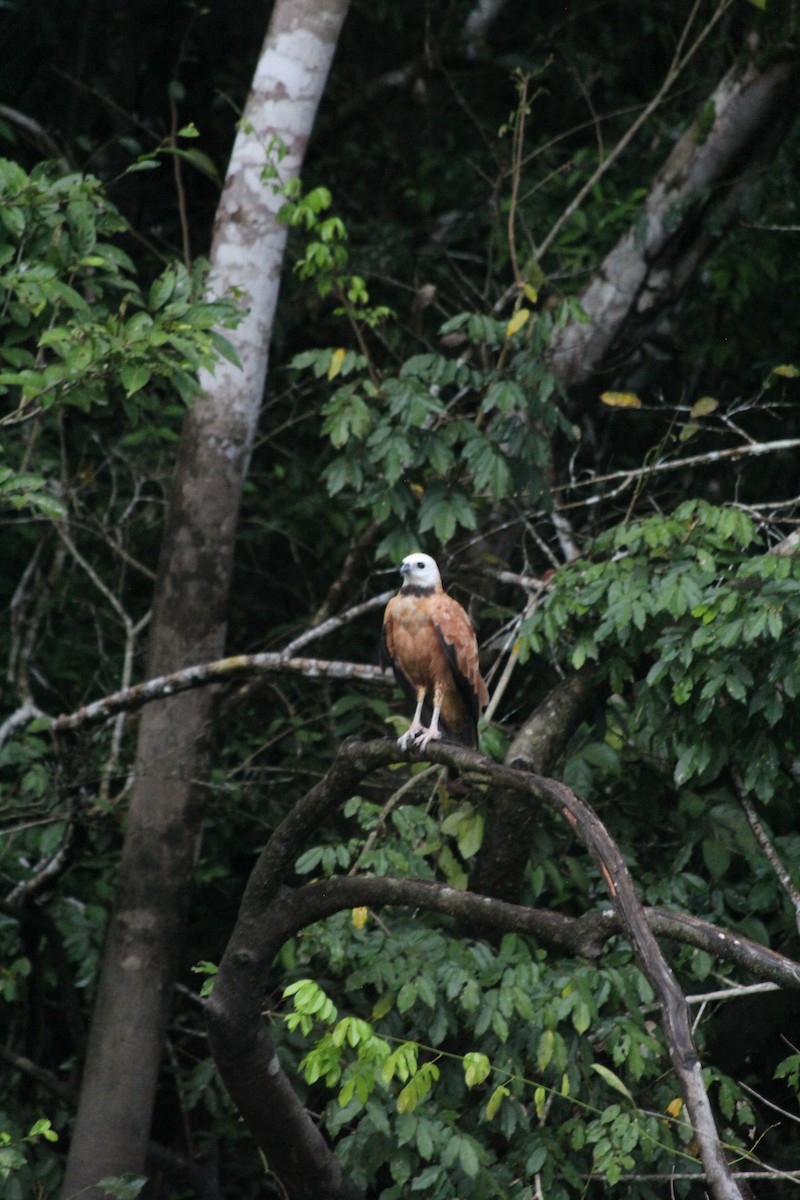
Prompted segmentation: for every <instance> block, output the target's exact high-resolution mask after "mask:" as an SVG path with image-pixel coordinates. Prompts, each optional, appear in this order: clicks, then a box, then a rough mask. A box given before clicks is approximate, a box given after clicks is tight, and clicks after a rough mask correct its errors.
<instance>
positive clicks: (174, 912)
mask: <svg viewBox="0 0 800 1200" xmlns="http://www.w3.org/2000/svg"><path fill="white" fill-rule="evenodd" d="M347 7H348V0H277V3H276V5H275V8H274V10H273V14H272V19H271V23H270V27H269V31H268V33H267V37H266V40H265V42H264V46H263V50H262V54H261V57H260V59H259V62H258V66H257V68H256V73H255V78H254V81H253V88H252V92H251V94H250V97H249V99H248V102H247V106H246V109H245V113H244V118H243V121H242V124H241V129H240V131H239V133H238V135H237V137H236V142H235V146H234V150H233V155H232V157H231V162H230V167H229V171H228V176H227V180H226V184H225V189H224V192H223V195H222V199H221V202H220V206H219V211H218V215H217V220H216V223H215V228H214V236H213V243H212V250H211V261H212V271H211V277H210V281H209V290H210V292H211V293H212V294H214V295H219V294H222V293H224V292H225V291H227V290H228V289H230V288H236V289H237V290H238V291H239V292H240V293H241V294H242V295H243V300H244V303H245V304H246V305H247V306H248V310H249V311H248V313H247V315H246V316H245V317H244V319H243V321H242V323H241V324H240V326H239V327H238V329H237V330H236V331H235V332H234V333H233V335H232V337H231V340H232V341H233V343H234V345H235V346H236V348H237V350H238V353H239V356H240V358H241V360H242V364H243V369H242V370H239V369H238V368H237V367H234V366H232V365H231V364H229V363H228V362H221V363H220V364H219V366H218V368H217V371H216V373H215V374H213V375H212V374H208V373H205V374H204V375H203V377H202V379H201V383H202V387H203V394H202V396H201V397H200V398H199V399H198V401H197V403H196V404H195V405H194V407H193V408H192V410H191V411H190V412H189V413H188V414H187V417H186V421H185V423H184V428H183V432H182V435H181V441H180V444H179V447H178V459H177V464H176V468H175V474H174V478H173V484H172V495H171V500H170V506H169V512H168V517H167V525H166V529H165V532H164V540H163V544H162V549H161V560H160V563H159V571H158V579H157V583H156V591H155V598H154V605H153V618H152V625H151V635H150V642H149V649H148V664H147V673H148V676H150V677H152V676H154V675H159V674H163V673H164V672H167V671H172V670H176V669H178V668H180V667H183V666H187V665H189V664H191V663H195V662H204V661H209V660H211V659H214V658H217V657H219V655H220V654H221V653H222V652H223V648H224V641H225V621H226V614H227V606H228V593H229V588H230V578H231V569H232V564H233V552H234V542H235V534H236V528H237V524H238V515H239V504H240V499H241V493H242V486H243V483H244V478H245V475H246V472H247V467H248V463H249V459H250V454H251V450H252V445H253V438H254V434H255V429H256V423H257V420H258V415H259V412H260V408H261V401H262V394H263V390H264V382H265V378H266V372H267V360H268V349H269V342H270V336H271V331H272V321H273V316H274V312H275V306H276V303H277V298H278V290H279V286H280V278H281V267H282V262H283V253H284V246H285V241H286V230H285V228H284V227H283V226H282V225H280V224H279V223H278V222H277V220H276V213H277V210H278V208H279V207H280V204H281V200H280V198H279V197H277V196H276V195H275V194H274V193H273V191H272V189H271V188H270V186H269V185H266V184H264V183H263V182H262V180H261V170H262V168H263V167H264V165H265V149H264V148H265V146H266V145H269V143H270V141H271V140H272V139H273V138H274V139H279V140H280V142H281V143H282V144H283V145H284V146H285V147H286V149H287V153H286V156H285V157H284V159H283V162H282V164H281V174H282V178H284V179H286V178H288V177H290V176H292V175H296V174H297V173H298V172H299V170H300V165H301V163H302V161H303V155H304V152H305V148H306V144H307V142H308V138H309V136H310V133H311V129H312V126H313V122H314V117H315V114H316V111H317V106H318V104H319V100H320V97H321V95H322V92H323V90H324V87H325V82H326V79H327V76H328V70H329V68H330V64H331V60H332V58H333V53H334V51H335V48H336V44H337V41H338V37H339V32H340V30H341V27H342V23H343V21H344V18H345V15H346V12H347ZM211 704H212V696H211V693H210V690H206V689H204V690H203V692H198V693H196V694H194V695H190V694H186V695H181V696H175V697H173V698H171V699H169V700H164V701H163V702H160V703H158V704H154V705H151V706H149V707H148V708H147V709H146V710H145V711H144V712H143V714H142V718H141V724H140V730H139V739H138V746H137V755H136V768H135V784H134V789H133V794H132V798H131V806H130V812H129V815H128V823H127V830H126V836H125V843H124V847H123V852H122V858H121V862H120V869H119V878H118V888H117V898H116V904H115V909H114V913H113V915H112V918H111V922H110V925H109V931H108V937H107V941H106V947H105V951H104V956H103V966H102V971H101V976H100V983H99V988H98V994H97V999H96V1002H95V1007H94V1012H93V1017H92V1025H91V1031H90V1038H89V1046H88V1050H87V1058H86V1066H85V1070H84V1076H83V1085H82V1088H81V1094H80V1101H79V1108H78V1116H77V1120H76V1124H75V1129H74V1133H73V1138H72V1143H71V1148H70V1154H69V1159H68V1162H67V1170H66V1176H65V1179H64V1184H63V1190H62V1195H63V1196H64V1197H65V1198H66V1197H71V1196H74V1195H75V1194H78V1193H79V1194H80V1196H81V1200H100V1197H102V1196H105V1195H106V1192H105V1189H102V1188H99V1187H97V1186H96V1185H97V1183H98V1181H99V1180H100V1179H102V1178H104V1177H107V1176H113V1175H121V1174H124V1173H126V1172H133V1173H134V1174H142V1173H144V1171H145V1163H146V1154H147V1146H148V1142H149V1138H150V1123H151V1117H152V1110H153V1101H154V1097H155V1090H156V1082H157V1077H158V1071H159V1066H160V1062H161V1054H162V1048H163V1043H164V1037H165V1033H166V1029H167V1023H168V1020H169V1012H170V1002H171V998H172V992H173V987H174V983H175V978H176V975H177V972H178V969H179V965H180V958H181V951H182V946H183V938H184V929H185V921H186V916H187V911H188V906H189V898H190V894H191V886H192V877H193V872H194V865H195V860H196V856H197V848H198V846H199V841H200V830H201V818H202V792H201V789H202V787H203V783H204V779H205V777H206V774H207V769H208V757H209V733H210V726H211V721H212V709H211Z"/></svg>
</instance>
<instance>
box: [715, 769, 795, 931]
mask: <svg viewBox="0 0 800 1200" xmlns="http://www.w3.org/2000/svg"><path fill="white" fill-rule="evenodd" d="M731 777H732V778H733V783H734V787H735V788H736V794H737V796H738V797H739V803H740V804H741V806H742V809H743V811H744V815H745V816H746V817H747V823H748V825H749V826H750V828H751V829H752V831H753V835H754V837H755V839H756V841H757V842H758V844H759V846H760V847H761V849H762V850H763V851H764V857H765V858H766V859H767V861H768V863H769V865H770V866H771V867H772V869H773V871H774V872H775V875H776V876H777V879H778V882H779V883H780V885H781V887H782V888H783V890H784V892H785V893H786V896H787V898H788V900H789V902H790V904H791V905H792V908H793V909H794V919H795V924H796V925H797V928H798V931H800V890H798V888H797V887H796V886H795V884H794V881H793V880H792V877H791V875H790V874H789V872H788V870H787V869H786V867H785V866H784V864H783V860H782V859H781V857H780V855H779V854H778V851H777V850H776V849H775V847H774V845H773V843H772V839H771V838H770V836H769V834H768V833H767V831H766V829H765V828H764V826H763V825H762V824H761V821H760V820H759V817H758V813H757V812H756V810H755V808H754V807H753V805H752V804H751V803H750V800H749V799H748V797H747V792H746V791H745V786H744V781H743V779H742V776H741V774H740V772H739V768H738V767H736V766H734V767H732V768H731Z"/></svg>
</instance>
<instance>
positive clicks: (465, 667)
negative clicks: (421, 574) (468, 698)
mask: <svg viewBox="0 0 800 1200" xmlns="http://www.w3.org/2000/svg"><path fill="white" fill-rule="evenodd" d="M437 631H438V632H437ZM440 634H441V637H440ZM384 636H385V640H386V648H387V651H388V653H389V656H390V657H391V659H392V660H393V662H395V663H396V664H397V666H398V667H399V668H400V669H401V670H402V671H403V673H404V674H405V675H406V677H407V678H408V679H409V680H410V682H411V683H412V684H413V685H414V687H425V688H426V689H427V690H429V691H431V692H433V690H434V689H435V688H436V687H437V685H438V687H439V688H441V689H443V690H445V691H448V692H449V693H450V695H451V697H457V696H458V692H457V691H456V690H455V689H454V688H453V684H454V683H455V679H454V672H455V671H457V672H458V673H459V674H460V675H462V676H463V678H464V679H465V680H466V681H467V683H468V684H469V686H470V688H471V689H472V690H473V691H474V692H475V694H476V696H477V698H478V704H479V706H480V707H483V706H484V705H485V704H486V701H487V699H488V693H487V691H486V684H485V683H484V682H483V679H482V678H481V674H480V666H479V663H478V644H477V641H476V639H475V631H474V629H473V628H472V622H471V621H470V619H469V617H468V616H467V614H466V612H465V611H464V609H463V608H462V607H461V605H460V604H459V603H458V601H457V600H454V599H453V598H452V596H448V595H447V593H446V592H434V593H432V595H430V596H404V595H403V594H402V592H401V593H400V594H399V595H397V596H394V597H393V598H392V599H391V600H390V601H389V603H388V605H387V606H386V615H385V618H384ZM442 639H444V641H445V642H447V643H448V645H449V646H451V647H452V654H451V656H450V661H448V655H447V653H446V652H445V648H444V646H443V645H442ZM458 702H460V703H461V704H463V701H460V697H458V701H456V700H453V703H458Z"/></svg>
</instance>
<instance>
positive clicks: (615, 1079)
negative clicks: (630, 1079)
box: [591, 1062, 635, 1104]
mask: <svg viewBox="0 0 800 1200" xmlns="http://www.w3.org/2000/svg"><path fill="white" fill-rule="evenodd" d="M591 1067H592V1070H593V1071H595V1072H596V1073H597V1074H598V1075H599V1076H600V1078H601V1079H602V1080H603V1081H604V1082H605V1083H607V1084H608V1086H609V1087H610V1088H613V1089H614V1091H615V1092H619V1093H620V1095H621V1096H625V1098H626V1099H627V1100H630V1102H631V1104H634V1103H635V1102H634V1099H633V1096H632V1095H631V1093H630V1092H629V1091H628V1089H627V1087H626V1086H625V1084H624V1083H623V1082H622V1080H621V1079H620V1077H619V1075H615V1074H614V1072H613V1071H610V1070H609V1069H608V1067H606V1066H604V1065H603V1064H602V1063H596V1062H595V1063H592V1064H591Z"/></svg>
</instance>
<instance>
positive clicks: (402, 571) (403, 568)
mask: <svg viewBox="0 0 800 1200" xmlns="http://www.w3.org/2000/svg"><path fill="white" fill-rule="evenodd" d="M410 570H411V567H410V565H409V564H408V563H405V562H404V563H400V574H401V575H407V574H408V572H409V571H410Z"/></svg>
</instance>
